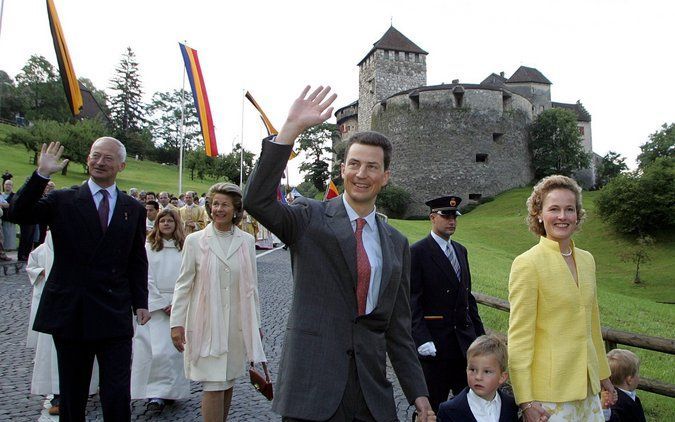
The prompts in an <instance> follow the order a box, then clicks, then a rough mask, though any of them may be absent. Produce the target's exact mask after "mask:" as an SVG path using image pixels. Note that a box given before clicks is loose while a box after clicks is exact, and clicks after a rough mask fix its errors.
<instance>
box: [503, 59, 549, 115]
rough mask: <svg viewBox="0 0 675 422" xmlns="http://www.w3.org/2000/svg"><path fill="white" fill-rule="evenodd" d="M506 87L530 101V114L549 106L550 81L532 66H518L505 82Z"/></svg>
mask: <svg viewBox="0 0 675 422" xmlns="http://www.w3.org/2000/svg"><path fill="white" fill-rule="evenodd" d="M505 84H506V88H508V89H509V90H511V91H513V92H515V93H517V94H520V95H522V96H523V97H525V98H527V99H528V100H530V102H531V103H532V115H534V116H537V115H538V114H539V113H541V112H542V111H544V110H547V109H549V108H551V81H549V80H548V79H546V76H544V75H543V74H542V73H541V72H540V71H538V70H537V69H535V68H533V67H526V66H520V67H519V68H518V70H516V71H515V72H514V73H513V75H511V77H510V78H509V79H507V80H506V82H505Z"/></svg>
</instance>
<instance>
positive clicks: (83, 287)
mask: <svg viewBox="0 0 675 422" xmlns="http://www.w3.org/2000/svg"><path fill="white" fill-rule="evenodd" d="M47 182H48V180H47V179H44V178H42V177H40V176H38V175H37V173H33V176H32V177H31V178H30V179H29V180H28V182H26V184H25V185H24V186H23V188H21V190H20V191H19V192H18V193H17V194H16V195H15V197H14V200H13V201H12V204H11V206H10V208H9V214H10V218H11V220H12V221H14V222H17V223H24V224H36V223H38V224H45V225H49V227H50V229H51V232H52V237H53V240H54V266H53V267H52V270H51V272H50V274H49V279H48V280H47V283H46V284H45V287H44V291H43V293H42V299H41V300H40V305H39V307H38V310H37V314H36V316H35V324H34V326H33V328H34V329H35V330H36V331H41V332H44V333H49V334H53V335H58V336H61V337H64V338H71V339H80V340H97V339H106V338H114V337H131V336H133V325H132V324H133V323H132V318H133V314H132V312H133V310H136V309H139V308H141V309H147V308H148V261H147V258H146V255H145V247H144V245H145V208H144V207H143V206H142V205H141V204H140V203H139V202H138V201H136V200H134V199H133V198H131V197H129V196H127V195H126V194H124V193H122V192H120V191H119V190H118V191H117V202H116V203H115V209H114V211H113V216H112V219H111V220H110V224H109V226H108V229H107V231H106V233H105V235H103V231H102V229H101V226H100V223H99V219H98V212H97V211H96V206H95V205H94V200H93V198H92V195H91V192H90V190H89V186H88V185H87V184H86V183H84V184H82V185H81V186H79V187H77V188H72V189H62V190H56V191H52V192H50V193H49V195H47V196H46V197H43V196H42V192H43V190H44V188H45V186H46V184H47ZM132 308H133V309H132Z"/></svg>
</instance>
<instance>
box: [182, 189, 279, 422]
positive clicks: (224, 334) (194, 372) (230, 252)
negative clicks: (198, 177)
mask: <svg viewBox="0 0 675 422" xmlns="http://www.w3.org/2000/svg"><path fill="white" fill-rule="evenodd" d="M208 198H209V200H208V202H207V204H208V205H207V212H208V213H209V217H210V218H211V223H210V224H209V225H207V226H206V228H204V230H200V231H198V232H195V233H192V234H190V235H188V236H187V238H186V239H185V247H184V249H183V261H182V264H181V271H180V276H179V277H178V281H177V282H176V289H175V291H174V296H173V308H172V311H171V337H172V339H173V343H174V345H175V346H176V348H177V349H178V350H179V351H181V352H183V351H184V359H185V375H186V376H187V377H188V378H190V379H191V380H194V381H199V382H201V383H202V386H203V389H204V394H203V396H202V417H203V419H204V421H205V422H212V421H219V422H222V421H223V420H224V419H225V420H226V419H227V415H228V413H229V408H230V403H231V400H232V390H233V386H234V383H235V380H236V378H238V377H240V376H242V375H243V374H244V372H245V362H246V361H248V362H251V363H257V362H266V360H267V359H266V358H265V353H264V351H263V348H262V340H261V332H260V309H259V307H260V304H259V299H258V280H257V269H256V259H255V241H254V239H253V236H251V235H250V234H248V233H246V232H244V231H242V230H241V229H239V228H238V227H237V224H238V223H239V222H240V221H241V219H242V217H243V206H242V195H241V190H240V189H239V187H238V186H237V185H235V184H232V183H217V184H215V185H213V186H211V188H210V189H209V194H208Z"/></svg>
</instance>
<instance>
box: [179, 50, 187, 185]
mask: <svg viewBox="0 0 675 422" xmlns="http://www.w3.org/2000/svg"><path fill="white" fill-rule="evenodd" d="M183 42H184V43H185V44H186V45H187V41H183ZM185 73H186V70H185V66H183V84H182V85H181V88H180V130H179V131H178V136H180V149H179V152H178V195H180V194H181V193H183V139H184V138H185V96H184V95H183V92H185Z"/></svg>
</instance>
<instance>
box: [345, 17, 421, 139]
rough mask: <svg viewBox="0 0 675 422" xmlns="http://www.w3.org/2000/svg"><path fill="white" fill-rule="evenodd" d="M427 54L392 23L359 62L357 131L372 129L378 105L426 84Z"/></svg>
mask: <svg viewBox="0 0 675 422" xmlns="http://www.w3.org/2000/svg"><path fill="white" fill-rule="evenodd" d="M427 54H428V53H427V52H426V51H424V50H422V49H421V48H420V47H418V46H417V45H416V44H415V43H413V42H412V41H410V40H409V39H408V38H407V37H406V36H405V35H403V34H401V33H400V32H399V31H398V30H397V29H396V28H394V27H393V26H391V27H389V29H388V30H387V32H385V33H384V35H383V36H382V38H380V39H379V40H378V41H377V42H376V43H375V44H373V48H372V49H371V50H370V52H368V54H366V56H365V57H364V58H363V59H362V60H361V61H360V62H359V64H358V66H359V105H358V130H360V131H364V130H370V128H371V124H370V120H371V115H372V109H373V107H374V106H375V104H377V103H378V102H380V101H382V100H384V99H386V98H388V97H389V96H391V95H393V94H396V93H398V92H401V91H404V90H407V89H411V88H417V87H420V86H424V85H426V84H427V63H426V56H427Z"/></svg>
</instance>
